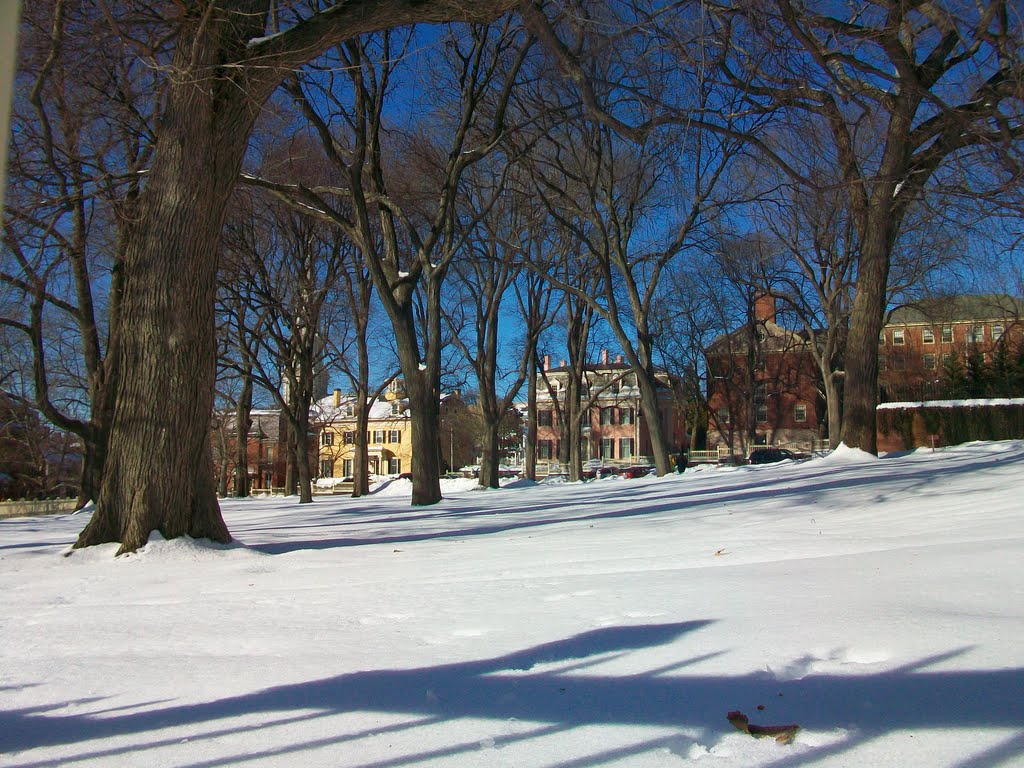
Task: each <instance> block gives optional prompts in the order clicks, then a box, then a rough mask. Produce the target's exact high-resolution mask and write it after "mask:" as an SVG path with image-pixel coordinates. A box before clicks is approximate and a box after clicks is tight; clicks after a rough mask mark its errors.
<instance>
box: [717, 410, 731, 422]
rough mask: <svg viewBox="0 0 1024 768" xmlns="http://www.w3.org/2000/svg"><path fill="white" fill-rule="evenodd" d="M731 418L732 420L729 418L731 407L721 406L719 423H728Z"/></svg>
mask: <svg viewBox="0 0 1024 768" xmlns="http://www.w3.org/2000/svg"><path fill="white" fill-rule="evenodd" d="M729 420H730V419H729V409H728V408H719V409H718V423H719V424H728V423H729Z"/></svg>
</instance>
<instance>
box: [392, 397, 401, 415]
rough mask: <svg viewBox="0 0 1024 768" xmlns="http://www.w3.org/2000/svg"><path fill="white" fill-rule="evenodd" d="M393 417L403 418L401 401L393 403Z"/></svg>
mask: <svg viewBox="0 0 1024 768" xmlns="http://www.w3.org/2000/svg"><path fill="white" fill-rule="evenodd" d="M391 415H392V416H401V415H402V403H401V402H400V401H398V400H395V401H393V402H392V403H391Z"/></svg>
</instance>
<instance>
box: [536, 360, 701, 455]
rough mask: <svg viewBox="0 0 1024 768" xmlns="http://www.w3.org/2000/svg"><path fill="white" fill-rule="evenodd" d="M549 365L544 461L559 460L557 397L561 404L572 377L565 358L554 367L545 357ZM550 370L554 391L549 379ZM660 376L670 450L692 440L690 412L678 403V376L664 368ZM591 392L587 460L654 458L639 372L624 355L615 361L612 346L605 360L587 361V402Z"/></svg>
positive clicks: (541, 444)
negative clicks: (686, 415) (688, 429)
mask: <svg viewBox="0 0 1024 768" xmlns="http://www.w3.org/2000/svg"><path fill="white" fill-rule="evenodd" d="M544 367H545V370H544V373H543V374H538V383H537V461H538V462H539V463H541V464H543V463H545V462H557V461H558V456H559V447H560V446H559V440H560V439H561V437H560V435H561V432H560V429H559V424H558V421H557V419H558V414H557V413H556V410H555V406H554V402H553V398H558V399H559V404H560V405H561V403H562V402H563V401H562V399H561V398H563V397H564V394H563V393H564V392H565V391H566V385H567V382H568V381H569V376H570V370H569V368H568V367H566V366H565V364H564V363H563V364H562V365H560V366H558V367H554V368H552V367H551V359H550V356H545V358H544ZM545 375H546V377H547V380H548V381H549V382H550V383H551V389H552V390H553V393H552V392H551V391H549V389H548V386H547V385H546V384H545V383H544V381H543V377H544V376H545ZM657 378H658V406H659V413H660V417H661V428H662V434H663V435H664V439H665V441H666V443H667V445H668V449H669V450H670V451H673V452H674V451H677V450H679V449H680V448H682V447H685V446H686V445H687V436H686V424H685V419H684V414H683V412H682V410H681V409H680V408H679V407H678V406H677V399H676V397H675V393H674V392H673V386H674V385H675V382H674V381H673V379H672V378H671V377H670V376H669V374H668V373H667V372H664V371H662V372H659V373H658V375H657ZM591 395H593V396H594V403H593V406H592V407H591V408H590V409H589V411H588V413H587V415H586V416H585V417H584V423H583V428H582V435H581V442H582V445H581V446H580V447H581V451H580V453H581V455H582V457H583V460H584V461H600V462H601V463H603V464H638V463H639V464H646V463H652V462H653V450H652V446H651V436H650V430H649V429H648V428H647V424H646V423H645V420H644V418H643V414H642V413H641V410H640V390H639V388H638V387H637V382H636V374H635V373H633V371H632V368H631V367H630V365H629V364H628V363H625V362H623V359H622V356H621V355H620V356H618V357H617V358H616V359H615V360H614V361H612V360H609V357H608V351H607V350H602V352H601V358H600V360H599V362H596V363H590V364H588V365H587V366H586V369H585V372H584V392H583V400H584V402H586V401H587V400H588V399H589V398H590V396H591ZM561 412H562V413H564V410H562V411H561Z"/></svg>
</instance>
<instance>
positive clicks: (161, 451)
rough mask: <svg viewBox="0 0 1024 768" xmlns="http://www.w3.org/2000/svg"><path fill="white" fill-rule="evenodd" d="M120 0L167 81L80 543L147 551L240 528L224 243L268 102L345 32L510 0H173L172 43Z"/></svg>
mask: <svg viewBox="0 0 1024 768" xmlns="http://www.w3.org/2000/svg"><path fill="white" fill-rule="evenodd" d="M106 8H107V9H108V10H109V11H110V13H109V14H108V17H107V18H108V22H109V24H110V27H111V28H112V29H113V30H114V31H116V32H117V33H118V37H119V44H120V45H119V47H118V46H114V47H113V50H116V51H118V52H119V53H120V55H122V56H125V57H132V58H135V57H137V56H139V55H140V54H141V55H142V56H153V57H154V58H155V60H156V61H157V63H158V65H159V66H158V67H156V68H154V70H153V71H154V72H155V73H158V74H159V75H160V76H161V77H162V78H163V81H162V82H163V83H164V89H163V91H162V99H161V100H160V102H159V103H160V105H161V107H160V120H159V121H158V125H159V129H158V130H159V141H158V143H157V146H156V150H155V152H154V155H153V158H152V163H150V164H149V168H148V172H147V174H146V177H145V181H144V184H143V186H142V188H141V191H140V193H139V198H138V205H137V208H136V211H137V213H136V216H135V217H134V218H133V219H132V226H131V227H130V229H129V232H128V234H127V236H126V241H125V244H124V258H123V269H124V277H125V279H124V284H123V294H122V300H121V303H120V329H121V334H122V335H121V340H122V343H121V347H120V356H121V357H120V359H121V364H122V368H121V370H122V371H123V372H126V375H123V376H121V377H119V379H118V382H117V386H116V395H115V396H114V399H115V406H114V410H113V413H114V416H113V418H112V422H111V428H110V429H111V433H110V440H109V443H108V453H107V461H106V465H105V471H104V477H103V484H102V487H101V490H100V494H99V499H98V505H97V511H96V513H95V514H94V515H93V517H92V519H91V521H90V523H89V524H88V525H87V526H86V528H85V530H84V531H83V532H82V534H81V535H80V537H79V539H78V541H77V542H76V546H78V547H84V546H88V545H91V544H100V543H104V542H111V541H117V542H120V543H121V551H123V552H128V551H134V550H136V549H138V548H139V547H140V546H142V545H143V544H145V543H146V541H147V539H148V538H149V534H150V532H152V531H154V530H159V531H160V532H161V533H162V534H163V535H164V536H166V537H170V538H173V537H176V536H180V535H182V534H190V535H192V536H196V537H209V538H212V539H215V540H217V541H227V540H229V539H230V534H229V533H228V531H227V527H226V526H225V525H224V521H223V519H222V517H221V515H220V510H219V507H218V505H217V500H216V492H215V491H216V488H215V484H214V482H213V476H212V473H213V470H212V461H211V457H210V448H209V441H208V439H207V430H208V425H209V417H210V413H211V410H212V405H213V391H214V385H213V383H214V375H215V364H214V363H215V355H216V345H215V342H214V337H213V327H214V321H213V314H214V299H215V294H216V271H217V253H218V246H219V239H220V232H221V228H222V225H223V222H224V216H225V211H226V207H227V202H228V199H229V197H230V194H231V191H232V189H233V187H234V185H235V182H236V179H237V178H238V173H239V169H240V167H241V165H242V160H243V157H244V155H245V152H246V148H247V142H248V138H249V135H250V133H251V131H252V128H253V125H254V123H255V121H256V119H257V117H258V116H259V114H260V107H261V105H262V104H263V103H264V102H265V101H266V100H267V99H268V97H269V96H270V94H271V93H272V92H273V91H274V89H275V88H276V87H277V85H278V83H280V82H281V80H282V78H284V77H285V76H286V74H288V73H289V72H291V71H293V70H294V69H295V68H296V67H297V66H299V65H301V64H302V63H303V62H305V61H308V60H310V59H312V58H314V57H316V56H317V55H319V53H320V52H322V51H323V50H325V49H326V48H327V47H328V46H330V45H332V44H333V43H336V42H337V41H338V40H342V39H346V38H352V37H355V36H358V35H360V34H364V33H369V32H373V31H375V30H380V29H387V28H392V27H396V26H400V25H404V24H410V23H414V22H444V21H458V20H474V21H487V20H490V19H493V18H495V17H496V16H498V15H499V14H501V13H503V12H504V11H506V10H507V8H508V4H507V3H504V2H499V1H497V0H496V1H494V2H484V3H473V4H471V5H467V4H465V3H457V2H448V1H447V0H431V2H426V3H395V2H390V1H388V2H385V1H384V0H370V2H365V3H359V4H358V5H351V4H342V3H337V4H334V3H332V4H330V5H329V6H326V7H325V8H324V10H322V11H315V12H312V13H309V14H308V15H307V16H305V17H299V16H298V12H299V10H300V6H298V5H297V4H288V5H287V6H286V7H285V8H284V9H282V13H277V12H276V11H277V10H278V7H277V4H276V3H272V2H271V0H241V2H238V1H234V2H230V3H229V2H225V1H224V0H210V1H208V2H199V0H187V1H185V2H179V3H175V4H174V5H173V6H171V7H169V8H164V11H165V12H168V13H169V14H171V15H170V17H169V18H168V19H166V20H165V21H162V23H163V24H165V25H166V26H165V27H164V28H165V29H167V30H168V31H169V32H171V33H172V34H171V35H169V36H168V39H172V40H173V41H174V42H173V50H172V51H170V52H169V53H168V54H167V55H163V54H162V53H160V52H159V51H153V50H152V49H151V48H149V47H147V46H146V45H145V44H144V43H142V42H140V40H139V38H138V36H137V34H136V32H137V29H136V28H135V26H133V25H132V21H133V18H137V17H136V16H134V14H136V13H137V12H138V10H139V9H138V7H137V6H135V5H130V6H129V5H125V6H121V7H112V6H110V4H107V5H106ZM143 10H146V9H143ZM149 10H152V9H149ZM272 10H273V11H274V12H273V13H272ZM285 12H287V13H285ZM288 14H292V15H291V16H289V15H288ZM272 21H273V23H274V24H276V25H277V27H276V28H272V27H271V22H272ZM268 31H272V32H275V34H271V35H267V32H268ZM182 190H188V191H189V194H182Z"/></svg>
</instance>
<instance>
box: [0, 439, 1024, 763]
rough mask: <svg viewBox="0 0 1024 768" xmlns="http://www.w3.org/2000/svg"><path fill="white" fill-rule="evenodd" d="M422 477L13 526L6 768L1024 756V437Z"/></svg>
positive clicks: (2, 642) (2, 531) (5, 677)
mask: <svg viewBox="0 0 1024 768" xmlns="http://www.w3.org/2000/svg"><path fill="white" fill-rule="evenodd" d="M400 491H401V486H400V485H398V484H392V485H391V486H389V490H388V492H387V494H384V493H382V494H381V495H379V496H375V497H371V498H369V499H366V500H353V499H349V498H345V497H331V498H328V499H326V500H325V499H322V498H318V499H317V500H316V501H315V503H314V504H312V505H306V506H299V505H298V504H297V503H296V502H295V501H294V500H293V499H280V498H278V499H253V500H243V501H227V502H225V503H224V514H225V518H226V520H227V522H228V525H229V527H230V528H231V531H232V533H233V534H234V535H235V536H236V537H237V539H238V541H239V542H240V544H239V545H238V546H232V547H213V546H209V545H206V544H204V543H201V542H193V541H188V540H176V541H171V542H165V541H156V540H154V541H151V542H150V544H149V546H147V547H146V548H145V550H143V551H142V552H140V553H139V554H136V555H131V556H126V557H121V558H116V559H115V558H114V557H113V552H114V550H115V549H116V545H111V546H109V547H100V548H94V549H92V550H88V551H81V552H76V553H74V554H73V555H72V556H70V557H63V556H62V555H63V554H65V553H66V552H67V549H68V545H69V544H70V543H71V542H72V541H73V540H74V538H75V535H76V534H77V532H78V531H79V530H80V529H81V527H82V526H83V525H84V523H85V520H84V519H83V518H82V516H77V517H72V516H63V517H51V518H36V519H14V520H4V521H0V594H2V595H3V598H2V600H3V603H2V610H0V766H22V767H24V768H29V767H31V768H43V767H44V766H67V765H91V766H120V765H126V766H146V768H152V767H154V766H178V767H180V768H185V767H186V766H187V767H188V768H203V767H206V766H222V765H231V766H245V767H249V766H303V768H306V767H307V766H311V767H317V766H324V767H327V766H330V768H345V767H356V766H358V767H359V768H371V767H372V768H392V767H396V768H397V767H399V766H474V767H476V766H485V767H487V768H490V767H492V766H494V767H497V768H501V767H503V766H519V767H522V768H583V767H584V766H629V767H630V768H647V767H649V766H651V767H654V766H657V767H659V768H660V767H661V766H680V765H689V764H691V763H693V764H697V765H699V766H710V767H714V768H718V767H719V766H720V767H721V768H732V767H739V766H743V767H744V768H747V767H749V766H773V767H774V768H785V767H787V766H804V765H809V766H871V767H872V768H877V767H879V766H901V767H906V766H927V767H928V768H937V767H940V766H950V767H952V766H956V767H957V768H982V766H985V767H986V768H987V767H989V766H1014V765H1016V766H1020V765H1024V642H1022V637H1024V442H1020V441H1016V442H1001V443H977V444H972V445H967V446H960V447H957V448H949V449H944V450H940V451H938V452H935V453H932V452H930V451H920V452H917V453H913V454H907V455H901V456H890V457H887V458H884V459H874V458H873V457H869V456H867V455H865V454H861V453H858V452H853V451H846V450H841V451H838V452H836V453H835V454H833V455H831V456H828V457H825V458H819V459H814V460H811V461H808V462H805V463H800V464H794V463H789V462H787V463H785V464H780V465H769V466H758V467H740V468H728V469H725V468H723V469H703V470H701V471H691V472H687V473H686V474H684V475H682V476H670V477H666V478H660V479H658V478H644V479H637V480H622V479H619V478H609V479H606V480H601V481H595V482H591V483H586V484H571V483H570V484H562V485H544V484H541V485H532V484H526V483H521V482H520V483H514V484H512V485H510V486H508V487H506V488H503V489H502V490H499V491H473V490H468V489H467V488H466V487H465V486H464V485H463V486H459V487H457V488H454V487H453V488H451V489H448V490H447V491H446V493H447V494H448V498H446V500H445V501H444V502H443V503H441V504H439V505H437V506H435V507H430V508H411V507H409V506H408V496H407V491H406V495H404V496H403V495H402V493H400ZM731 710H741V711H743V712H744V713H746V714H747V715H748V717H749V718H750V721H751V722H752V723H755V724H760V725H782V724H789V723H796V724H799V725H800V726H801V730H800V731H799V733H798V735H797V737H796V739H795V741H794V742H793V743H792V744H789V745H784V744H779V743H776V742H775V741H774V740H773V739H771V738H766V739H754V738H751V737H750V736H749V735H747V734H745V733H741V732H739V731H737V730H735V729H734V728H733V727H732V726H731V725H730V724H729V722H728V721H727V720H726V715H727V713H728V712H730V711H731Z"/></svg>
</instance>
